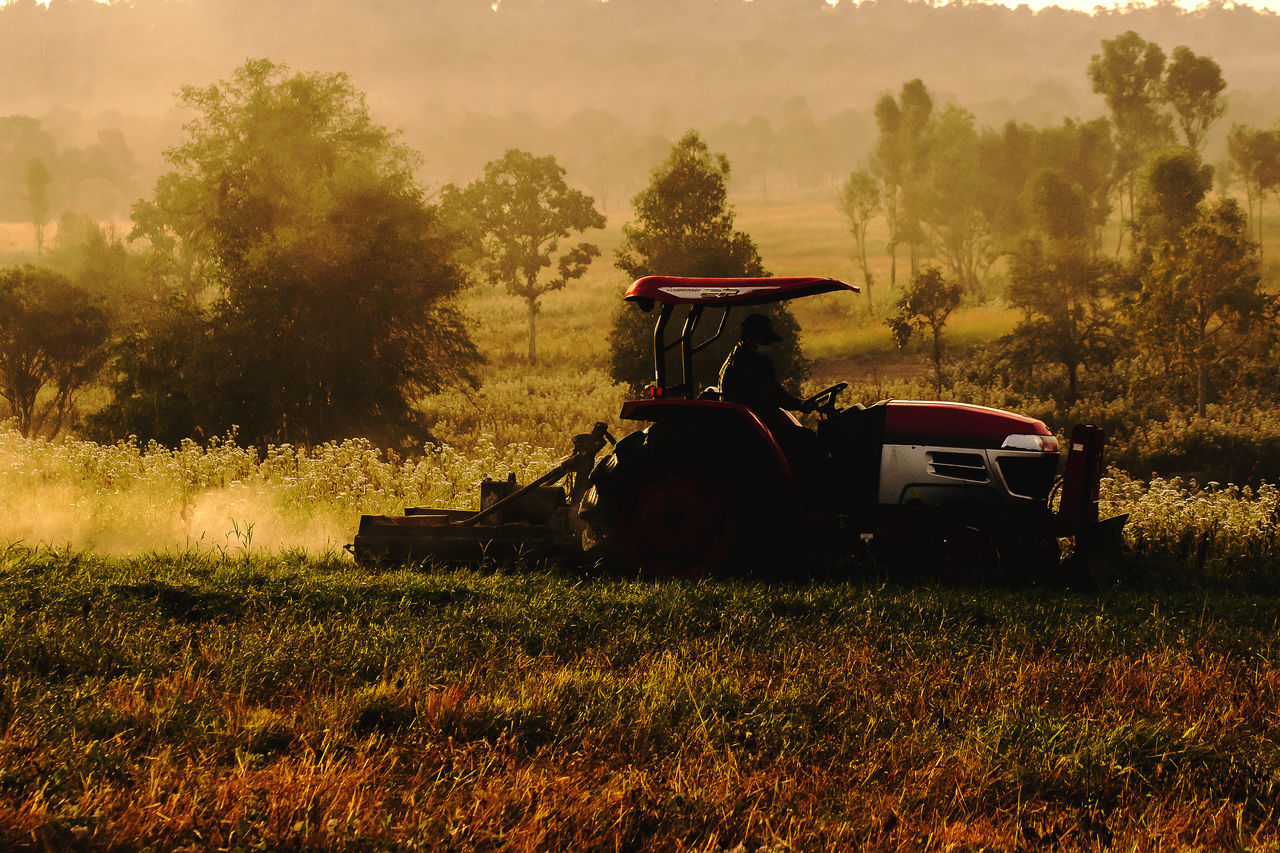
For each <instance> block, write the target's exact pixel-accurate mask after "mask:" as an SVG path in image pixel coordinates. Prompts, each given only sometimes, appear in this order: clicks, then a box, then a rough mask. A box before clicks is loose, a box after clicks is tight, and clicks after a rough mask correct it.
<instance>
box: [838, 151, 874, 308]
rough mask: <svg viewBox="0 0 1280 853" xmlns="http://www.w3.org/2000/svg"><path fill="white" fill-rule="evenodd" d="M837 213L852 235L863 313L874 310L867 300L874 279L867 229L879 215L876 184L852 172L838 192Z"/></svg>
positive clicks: (862, 173)
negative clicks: (844, 218)
mask: <svg viewBox="0 0 1280 853" xmlns="http://www.w3.org/2000/svg"><path fill="white" fill-rule="evenodd" d="M840 209H841V210H842V211H844V215H845V217H846V218H848V220H849V232H850V233H851V234H853V245H854V252H855V258H856V259H857V261H858V265H859V266H860V267H862V287H863V293H864V294H865V295H866V299H867V311H868V313H870V312H871V311H873V310H875V308H874V305H873V303H872V300H871V288H872V285H873V284H874V283H875V278H874V277H873V276H872V275H871V267H870V265H869V264H868V263H867V228H868V227H869V226H870V225H871V220H872V219H874V218H875V215H876V214H877V213H879V212H880V184H879V183H878V182H877V181H876V179H875V176H874V175H872V174H871V173H870V172H868V171H866V170H865V169H863V170H859V171H856V172H853V173H852V174H850V175H849V179H848V180H847V181H845V182H844V186H842V187H841V188H840Z"/></svg>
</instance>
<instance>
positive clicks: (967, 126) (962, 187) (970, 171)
mask: <svg viewBox="0 0 1280 853" xmlns="http://www.w3.org/2000/svg"><path fill="white" fill-rule="evenodd" d="M979 152H980V146H979V140H978V133H977V131H976V130H975V129H974V126H973V116H972V115H971V114H970V113H969V112H967V111H966V110H963V109H960V108H959V107H956V106H948V107H947V108H946V109H944V110H943V111H942V113H941V115H939V116H938V117H937V118H936V119H935V120H934V121H933V122H932V123H931V125H930V128H929V134H928V158H927V160H926V162H925V163H923V164H922V166H921V179H920V185H919V187H918V189H917V190H916V198H917V201H916V210H917V218H918V221H919V222H921V223H922V224H924V225H925V226H926V227H927V228H928V232H929V234H930V235H931V236H932V238H933V240H932V245H933V246H934V248H935V250H936V251H937V252H938V253H939V254H940V255H941V257H942V261H943V263H944V264H945V265H946V266H947V268H948V269H949V270H950V272H951V275H952V277H953V278H954V279H955V280H956V281H957V282H959V283H960V286H961V287H963V288H964V289H965V290H967V291H968V292H970V293H973V294H975V295H980V294H981V282H982V278H983V277H984V276H985V275H986V273H987V270H989V269H990V268H991V265H992V264H993V263H995V260H996V258H997V257H998V256H999V252H998V251H997V248H996V245H995V241H994V240H993V238H992V231H991V217H990V216H989V214H988V209H989V206H988V205H987V204H985V202H987V200H988V199H989V198H990V197H991V196H992V195H994V193H993V191H992V190H991V189H990V188H989V182H990V176H989V175H988V174H987V173H986V172H984V171H983V169H982V168H981V164H980V161H979Z"/></svg>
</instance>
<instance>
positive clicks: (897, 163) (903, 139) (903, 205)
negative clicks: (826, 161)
mask: <svg viewBox="0 0 1280 853" xmlns="http://www.w3.org/2000/svg"><path fill="white" fill-rule="evenodd" d="M875 113H876V125H877V127H878V128H879V130H880V137H879V139H878V140H877V141H876V151H875V158H874V161H873V169H874V171H875V173H876V174H877V175H878V176H879V178H880V180H881V182H882V183H883V184H884V195H883V198H884V209H885V216H886V217H887V218H888V222H889V244H888V246H887V248H888V250H889V286H890V287H896V286H897V283H898V245H899V243H906V244H907V245H909V246H910V247H911V271H912V274H913V275H914V273H915V271H916V264H917V261H918V252H919V247H920V244H921V242H923V239H924V233H923V230H922V229H921V228H920V225H919V222H918V217H917V214H916V210H917V208H918V207H919V199H918V196H919V185H920V177H921V175H922V173H923V171H924V168H925V138H926V134H927V132H928V130H929V123H930V121H931V119H932V117H933V96H932V95H930V94H929V90H928V89H927V88H926V87H925V85H924V82H923V81H922V80H919V79H917V80H911V81H910V82H908V83H905V84H903V86H902V92H901V94H900V95H899V96H898V98H897V99H896V100H895V99H894V97H893V96H892V95H885V96H883V97H882V98H880V100H879V101H877V102H876V109H875Z"/></svg>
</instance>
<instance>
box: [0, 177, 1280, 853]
mask: <svg viewBox="0 0 1280 853" xmlns="http://www.w3.org/2000/svg"><path fill="white" fill-rule="evenodd" d="M623 221H625V220H624V217H620V216H615V217H614V218H613V219H612V221H611V222H610V227H609V228H608V229H607V230H606V232H604V234H603V236H601V237H600V239H599V242H600V244H601V247H602V249H603V250H604V258H602V259H601V261H600V262H598V263H597V264H596V265H595V266H594V267H593V269H592V270H591V271H590V273H589V274H588V275H587V277H586V278H585V279H584V280H583V281H581V282H577V283H574V284H573V285H570V287H569V288H567V289H566V290H565V291H563V292H561V293H557V294H552V295H549V296H548V297H547V298H546V300H545V305H544V310H543V313H542V315H541V316H540V318H539V320H540V328H541V336H540V347H539V349H540V352H541V353H542V360H541V363H540V364H539V365H538V366H536V367H529V366H528V365H526V364H525V363H524V361H523V356H524V353H525V351H526V348H527V344H526V341H525V338H524V334H525V329H526V325H525V323H526V317H525V314H524V312H523V310H522V306H521V303H520V302H518V301H517V300H515V299H512V298H510V297H507V296H506V295H504V294H502V293H500V292H498V291H495V290H494V289H492V288H488V287H477V288H474V289H472V290H471V291H469V292H468V293H467V294H465V296H464V298H463V303H464V307H465V309H466V310H467V312H468V313H470V314H471V315H472V316H473V317H474V318H475V319H476V321H477V325H476V338H477V343H478V344H479V345H480V347H481V349H482V350H483V351H484V352H485V353H486V354H487V356H488V359H489V362H488V364H487V366H486V367H485V369H484V377H483V378H484V382H483V384H482V386H481V387H480V388H479V389H474V390H465V391H463V390H456V391H452V392H450V393H447V394H442V395H439V396H438V397H435V398H433V399H430V400H427V401H425V402H426V408H427V409H428V411H430V412H431V414H432V415H433V417H434V419H435V427H434V430H435V433H436V436H437V438H439V439H441V440H443V441H444V442H446V444H445V445H443V446H435V447H430V448H427V449H426V450H425V452H424V453H423V455H422V456H421V457H418V458H413V459H401V458H398V457H389V456H387V455H386V454H384V453H382V452H381V451H380V450H378V449H377V448H374V447H372V446H371V445H369V444H368V443H367V442H362V441H348V442H341V443H333V444H327V445H323V446H321V447H318V448H296V447H288V446H285V447H277V448H272V449H271V450H270V451H269V452H268V453H267V454H266V455H265V456H263V457H259V456H258V455H257V454H256V453H255V452H254V451H252V450H249V449H246V448H242V447H238V446H237V445H236V444H235V443H234V441H221V442H213V443H211V444H209V445H208V446H198V445H195V444H192V443H188V444H184V445H183V446H182V447H180V448H176V449H168V448H162V447H158V446H155V445H150V446H147V445H139V444H138V443H136V442H125V443H121V444H118V445H114V446H100V445H97V444H93V443H90V442H83V441H77V440H63V441H59V442H54V443H50V442H45V441H29V440H25V439H22V438H20V437H18V436H17V435H16V433H15V432H14V431H13V430H12V428H11V427H8V426H3V425H0V849H4V850H8V849H14V850H64V849H73V850H74V849H82V850H97V849H103V850H105V849H116V850H136V849H146V848H151V849H156V850H246V851H247V850H280V849H285V850H288V849H340V850H353V851H371V850H386V849H392V850H395V849H405V850H413V849H421V850H440V849H453V850H486V849H523V850H554V849H594V850H638V849H671V850H680V849H687V850H706V851H743V853H746V851H756V850H770V851H781V850H791V849H794V850H842V849H877V850H979V849H997V850H1011V851H1012V850H1057V849H1068V850H1074V849H1086V850H1088V849H1118V850H1166V849H1205V850H1222V849H1241V850H1243V849H1251V850H1252V849H1256V850H1280V830H1278V829H1277V821H1276V819H1275V817H1276V816H1275V803H1277V802H1280V790H1278V788H1280V717H1278V716H1277V712H1276V708H1277V699H1278V698H1280V697H1278V696H1277V693H1278V692H1280V665H1278V664H1277V660H1278V658H1277V651H1278V648H1277V642H1280V640H1278V639H1277V638H1278V637H1280V599H1277V598H1276V592H1277V591H1280V526H1278V524H1277V521H1278V519H1280V490H1277V489H1276V488H1274V487H1272V486H1268V485H1265V484H1264V485H1263V486H1262V487H1261V488H1259V489H1256V490H1248V489H1236V488H1233V487H1220V486H1218V485H1217V484H1210V485H1208V486H1202V485H1197V484H1195V483H1189V482H1182V481H1178V480H1161V479H1154V480H1152V481H1151V482H1140V481H1136V480H1132V479H1130V478H1129V477H1127V476H1125V475H1124V474H1122V473H1119V472H1113V474H1112V476H1110V477H1108V478H1107V479H1106V480H1105V481H1104V483H1103V501H1104V515H1109V514H1112V513H1117V512H1128V513H1130V522H1129V524H1128V525H1127V527H1126V534H1125V535H1126V538H1127V542H1128V545H1129V553H1128V556H1127V557H1125V558H1124V559H1123V560H1120V561H1118V562H1117V563H1115V564H1113V565H1110V566H1108V567H1107V568H1106V574H1105V575H1104V578H1103V580H1104V581H1105V583H1104V592H1103V594H1101V595H1097V596H1092V597H1082V596H1074V595H1068V594H1064V593H1055V592H1050V591H1045V590H1040V589H1034V588H1033V589H1021V590H980V589H967V590H966V589H948V588H936V587H926V588H921V589H908V588H904V587H900V586H895V585H892V584H886V583H885V581H884V578H882V577H881V576H880V575H879V574H878V572H877V570H876V569H875V567H871V566H866V565H861V564H858V563H856V562H847V561H844V560H841V559H836V558H834V557H822V558H814V559H809V558H806V559H805V560H804V561H803V562H801V563H798V564H797V566H796V567H795V569H796V575H797V579H796V580H795V581H794V582H775V583H771V584H766V583H758V582H750V581H723V580H719V581H703V582H698V583H687V584H674V583H672V584H653V583H643V582H639V581H633V580H628V579H619V578H599V577H591V576H585V575H584V576H579V575H578V574H574V573H572V572H570V571H568V570H565V569H559V570H556V569H552V568H549V567H544V566H537V565H528V564H523V565H512V566H498V565H489V566H486V567H483V570H480V571H446V570H443V569H441V568H439V567H433V566H421V567H411V568H408V569H401V570H396V571H387V572H368V571H362V570H357V569H356V568H355V567H354V566H353V565H352V564H351V563H350V562H349V561H348V560H347V559H346V558H345V557H344V556H340V554H339V552H338V551H337V549H338V547H339V546H340V545H341V544H342V543H343V542H345V541H349V539H350V536H351V535H352V534H353V533H354V528H355V524H356V521H357V519H358V517H359V515H360V513H362V512H394V511H398V510H399V509H400V508H401V507H403V506H405V505H415V504H433V505H448V506H455V507H474V504H475V501H476V490H475V483H476V482H477V481H478V480H479V479H480V478H481V477H483V476H485V475H492V476H495V477H503V476H505V475H506V473H507V472H509V471H511V472H515V473H516V474H517V476H518V478H519V479H520V480H521V481H522V482H527V481H528V480H529V479H531V477H532V476H535V475H536V474H538V473H541V472H542V471H544V470H546V469H547V468H549V467H550V466H551V465H552V464H554V462H555V461H556V460H557V459H558V458H559V457H560V456H562V455H563V454H564V453H565V452H566V451H567V450H568V444H567V440H566V439H567V437H568V436H570V435H572V434H573V433H575V432H580V431H583V430H585V429H587V428H588V427H589V426H590V424H591V423H592V422H594V421H596V420H606V421H615V423H614V424H613V426H614V427H615V431H624V430H619V429H617V428H618V427H619V426H620V425H619V424H617V423H616V414H617V408H618V405H619V404H620V403H621V402H622V400H623V399H624V397H625V396H626V392H625V390H624V389H622V388H620V387H618V386H615V385H614V384H613V383H611V382H610V380H609V379H608V377H607V374H606V371H605V364H606V359H607V351H608V350H607V332H608V328H609V320H610V318H611V316H612V313H613V312H614V311H615V310H616V309H617V306H618V304H619V302H620V298H619V297H620V295H621V292H622V289H623V288H624V287H625V286H626V283H627V282H626V281H625V279H624V277H622V275H621V274H620V273H618V272H617V271H616V270H614V269H612V266H611V259H612V250H613V248H614V247H616V245H617V244H618V242H619V239H620V234H621V230H620V229H621V224H622V222H623ZM738 225H739V227H740V228H743V229H745V230H747V231H749V232H750V233H751V234H752V236H753V237H754V238H755V239H756V240H757V242H758V243H759V245H760V247H761V250H762V253H763V255H764V257H765V263H766V266H767V267H768V268H769V269H770V270H771V271H773V272H775V273H777V274H817V275H832V276H837V277H844V278H846V279H849V278H853V277H854V276H853V275H852V273H853V265H852V262H851V261H850V260H849V258H848V251H849V248H850V246H849V242H848V241H847V240H846V238H845V237H844V230H843V229H844V225H843V222H842V220H841V218H840V214H839V212H838V211H837V210H836V209H835V207H834V205H828V204H826V203H822V202H818V201H813V200H805V201H803V202H801V201H795V202H785V203H784V202H777V201H776V200H775V203H774V204H772V205H764V204H759V205H755V204H751V205H743V206H740V208H739V218H738ZM1275 230H1276V232H1277V234H1280V228H1277V229H1275ZM24 233H25V232H21V231H20V230H18V229H17V227H16V226H15V227H14V228H13V229H10V230H8V231H6V230H4V229H0V252H3V251H6V246H8V245H9V244H8V243H5V242H3V241H4V240H9V241H10V242H12V243H13V245H14V246H18V245H19V244H20V243H21V240H22V239H25V238H24V236H23V235H24ZM13 241H17V242H13ZM1273 257H1280V248H1277V250H1276V252H1275V254H1274V255H1273ZM876 263H877V265H878V266H877V267H876V270H877V276H878V280H879V281H881V282H887V279H888V275H887V262H886V261H885V260H884V259H883V258H880V259H877V260H876ZM859 299H860V297H858V296H842V297H837V296H824V297H819V298H815V299H811V300H805V301H802V302H800V303H797V304H796V305H795V312H796V315H797V317H798V319H799V320H800V322H801V324H802V327H803V330H804V331H803V335H804V337H803V344H804V346H805V348H806V350H807V351H808V354H809V356H810V357H811V358H812V359H813V360H814V362H815V366H814V370H813V375H812V376H811V379H810V386H811V387H816V386H818V385H820V384H822V385H825V384H828V382H829V381H831V380H837V379H854V380H856V381H859V382H861V387H862V389H863V391H864V393H871V394H876V395H877V396H880V391H882V390H883V389H884V388H890V389H904V388H908V389H909V385H907V384H904V383H906V382H909V381H910V380H913V379H916V378H918V377H920V376H922V375H924V374H925V373H926V371H927V369H928V368H927V366H926V365H925V363H924V362H923V360H922V358H921V357H920V355H919V354H917V353H910V352H909V353H905V354H904V353H899V352H897V351H896V350H894V349H893V347H892V344H891V342H890V340H889V335H888V331H887V329H885V327H884V326H883V324H882V323H881V322H880V318H879V317H878V316H876V315H875V314H869V313H868V312H866V310H865V308H864V307H863V303H861V302H859ZM877 304H878V305H879V306H880V307H881V308H883V307H884V306H885V305H886V304H887V294H886V293H885V292H884V288H883V287H882V288H881V289H880V290H879V291H878V293H877ZM1015 321H1016V316H1015V314H1014V313H1013V312H1012V311H1010V310H1009V309H1007V308H1006V307H1005V306H1004V305H1003V304H1002V303H1001V302H1000V301H999V300H998V299H997V300H992V301H990V302H987V303H985V304H982V305H971V306H966V307H965V308H963V309H961V310H960V311H959V312H957V313H956V314H955V315H954V317H953V319H952V321H951V324H950V326H949V334H950V336H951V340H952V341H953V342H954V344H955V345H956V347H957V349H958V350H959V351H963V350H964V349H965V348H966V347H972V346H979V345H981V344H982V343H983V342H984V341H987V340H990V339H991V338H992V337H995V336H997V335H1000V334H1004V333H1005V332H1007V331H1008V330H1009V329H1010V328H1011V327H1012V324H1013V323H1014V322H1015ZM881 381H883V382H884V383H885V385H884V386H883V387H882V386H881V384H880V383H881ZM893 393H899V392H898V391H894V392H893ZM851 402H852V401H851ZM1051 426H1054V427H1058V428H1061V427H1063V426H1064V425H1060V424H1053V425H1051Z"/></svg>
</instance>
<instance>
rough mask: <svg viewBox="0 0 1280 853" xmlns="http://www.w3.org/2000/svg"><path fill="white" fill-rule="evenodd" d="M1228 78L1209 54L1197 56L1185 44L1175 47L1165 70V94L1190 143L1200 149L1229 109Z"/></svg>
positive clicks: (1183, 133) (1194, 147) (1193, 148)
mask: <svg viewBox="0 0 1280 853" xmlns="http://www.w3.org/2000/svg"><path fill="white" fill-rule="evenodd" d="M1226 88H1227V81H1226V80H1224V79H1222V68H1221V67H1219V65H1218V63H1216V62H1214V61H1213V60H1212V59H1210V58H1209V57H1207V56H1197V55H1196V54H1195V53H1193V52H1192V50H1191V48H1189V47H1187V46H1186V45H1178V46H1177V47H1175V48H1174V49H1173V56H1172V58H1171V59H1170V61H1169V67H1168V69H1167V70H1166V72H1165V79H1164V97H1165V100H1167V101H1168V102H1169V105H1170V106H1171V107H1173V111H1174V114H1175V115H1176V116H1177V117H1178V125H1179V127H1181V128H1182V135H1183V137H1184V138H1185V139H1186V140H1187V147H1188V148H1190V149H1192V150H1193V151H1199V150H1200V149H1201V148H1202V147H1203V146H1204V137H1205V134H1206V133H1208V132H1209V128H1211V127H1213V126H1214V125H1215V124H1217V122H1218V119H1220V118H1222V114H1223V113H1225V112H1226V111H1227V101H1226V98H1224V97H1222V92H1223V90H1225V89H1226Z"/></svg>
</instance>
